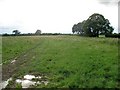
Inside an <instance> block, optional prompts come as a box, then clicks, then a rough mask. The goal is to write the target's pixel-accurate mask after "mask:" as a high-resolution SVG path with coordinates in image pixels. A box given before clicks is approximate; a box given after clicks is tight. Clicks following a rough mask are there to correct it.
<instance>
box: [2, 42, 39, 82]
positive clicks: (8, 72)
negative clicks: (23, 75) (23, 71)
mask: <svg viewBox="0 0 120 90" xmlns="http://www.w3.org/2000/svg"><path fill="white" fill-rule="evenodd" d="M39 45H40V44H37V45H35V46H34V47H32V48H30V49H29V50H27V51H26V52H24V53H22V54H21V55H20V56H17V57H16V58H14V59H13V60H15V62H14V63H9V64H5V65H4V64H3V65H2V80H3V81H5V80H7V79H9V78H10V77H12V75H14V74H15V73H16V72H18V71H19V68H22V67H21V66H22V64H24V63H26V62H27V60H30V59H31V58H33V57H34V55H35V54H36V52H34V51H33V50H34V49H35V48H37V47H38V46H39Z"/></svg>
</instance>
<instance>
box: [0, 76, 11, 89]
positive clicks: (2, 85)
mask: <svg viewBox="0 0 120 90" xmlns="http://www.w3.org/2000/svg"><path fill="white" fill-rule="evenodd" d="M11 80H12V78H9V79H8V80H6V81H1V82H0V90H1V89H2V88H5V87H6V86H7V85H8V82H9V81H11Z"/></svg>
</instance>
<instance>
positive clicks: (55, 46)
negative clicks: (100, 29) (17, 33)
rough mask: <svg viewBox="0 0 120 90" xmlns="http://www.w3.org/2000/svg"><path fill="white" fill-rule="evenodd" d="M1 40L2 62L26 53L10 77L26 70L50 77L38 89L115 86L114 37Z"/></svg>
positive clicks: (115, 55) (48, 37)
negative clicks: (17, 69)
mask: <svg viewBox="0 0 120 90" xmlns="http://www.w3.org/2000/svg"><path fill="white" fill-rule="evenodd" d="M2 39H3V42H2V44H3V45H2V46H3V53H2V54H3V64H6V65H7V64H8V63H10V62H11V61H12V60H13V59H14V58H16V57H21V55H27V57H26V58H25V60H26V61H27V62H25V63H23V64H22V65H20V66H19V71H16V73H15V74H14V75H13V77H15V78H16V77H19V76H23V75H25V74H28V73H32V74H35V73H44V74H46V75H47V76H48V77H49V81H50V83H49V84H48V85H47V86H41V85H39V86H37V88H40V87H50V88H51V87H60V88H64V87H65V88H72V87H79V88H87V87H88V88H96V87H97V88H99V87H102V88H115V87H118V83H117V82H118V40H117V39H115V38H87V37H79V36H40V37H39V36H32V37H3V38H2ZM29 57H31V58H29ZM19 60H20V59H19ZM22 60H23V59H21V62H22Z"/></svg>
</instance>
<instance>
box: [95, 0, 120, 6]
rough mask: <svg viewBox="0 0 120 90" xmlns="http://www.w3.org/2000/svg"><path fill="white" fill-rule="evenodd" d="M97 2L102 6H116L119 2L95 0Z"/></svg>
mask: <svg viewBox="0 0 120 90" xmlns="http://www.w3.org/2000/svg"><path fill="white" fill-rule="evenodd" d="M97 1H98V2H99V3H101V4H104V5H117V4H118V2H119V1H120V0H97Z"/></svg>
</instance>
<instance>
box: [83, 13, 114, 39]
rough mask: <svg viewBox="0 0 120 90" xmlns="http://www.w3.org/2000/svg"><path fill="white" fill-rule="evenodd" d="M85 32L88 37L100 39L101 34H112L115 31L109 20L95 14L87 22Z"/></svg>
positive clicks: (84, 26)
mask: <svg viewBox="0 0 120 90" xmlns="http://www.w3.org/2000/svg"><path fill="white" fill-rule="evenodd" d="M83 30H84V32H85V35H87V36H92V37H98V36H99V34H110V33H112V32H113V30H114V29H113V27H112V26H110V22H109V20H108V19H105V18H104V16H103V15H101V14H97V13H95V14H93V15H91V16H90V17H89V18H88V19H87V20H86V21H85V23H84V25H83Z"/></svg>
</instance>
